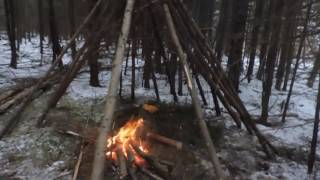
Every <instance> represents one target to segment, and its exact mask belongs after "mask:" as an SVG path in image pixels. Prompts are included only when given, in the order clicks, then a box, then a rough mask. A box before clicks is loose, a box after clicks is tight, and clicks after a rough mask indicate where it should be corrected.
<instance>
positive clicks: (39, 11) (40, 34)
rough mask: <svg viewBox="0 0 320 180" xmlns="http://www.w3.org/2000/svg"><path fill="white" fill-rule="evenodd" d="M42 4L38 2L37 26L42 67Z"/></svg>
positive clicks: (40, 1)
mask: <svg viewBox="0 0 320 180" xmlns="http://www.w3.org/2000/svg"><path fill="white" fill-rule="evenodd" d="M42 8H43V4H42V0H38V17H39V19H38V21H39V22H38V25H39V41H40V55H41V59H40V66H42V60H43V36H44V24H43V17H42V16H43V12H42Z"/></svg>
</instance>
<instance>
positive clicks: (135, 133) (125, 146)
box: [106, 119, 148, 165]
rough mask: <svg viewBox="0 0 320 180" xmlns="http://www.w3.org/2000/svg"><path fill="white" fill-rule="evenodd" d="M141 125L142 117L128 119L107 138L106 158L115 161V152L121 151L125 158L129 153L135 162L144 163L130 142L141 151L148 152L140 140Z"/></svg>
mask: <svg viewBox="0 0 320 180" xmlns="http://www.w3.org/2000/svg"><path fill="white" fill-rule="evenodd" d="M143 126H144V121H143V119H137V120H130V121H128V122H127V123H126V124H125V125H124V126H123V127H121V128H120V129H119V131H118V132H117V133H116V134H115V135H114V136H113V137H110V138H108V141H107V152H106V156H107V158H109V159H112V160H114V161H116V160H117V152H121V153H123V155H124V156H125V157H126V158H127V159H129V158H130V155H129V153H131V156H133V157H132V158H134V162H135V163H136V164H138V165H144V164H145V161H144V160H143V159H142V158H141V157H140V156H139V155H138V154H137V152H136V151H135V150H134V148H133V147H132V144H134V145H137V146H138V148H139V149H140V150H141V151H142V152H144V153H148V150H147V147H146V146H145V145H144V144H143V142H142V140H141V132H142V129H143Z"/></svg>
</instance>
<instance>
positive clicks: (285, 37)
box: [275, 0, 301, 91]
mask: <svg viewBox="0 0 320 180" xmlns="http://www.w3.org/2000/svg"><path fill="white" fill-rule="evenodd" d="M299 3H301V1H300V0H297V1H294V2H292V1H290V0H285V12H284V13H285V21H284V27H283V30H282V42H281V55H280V61H279V65H278V68H277V73H276V78H277V80H276V84H275V89H277V90H279V91H280V90H281V85H282V82H283V79H284V75H285V70H286V64H287V63H288V62H290V59H291V58H292V57H291V55H292V54H291V51H292V50H291V47H292V44H293V43H294V40H295V39H294V34H295V31H296V28H297V27H296V24H297V23H296V16H297V13H298V12H299V11H298V10H299V7H300V6H299Z"/></svg>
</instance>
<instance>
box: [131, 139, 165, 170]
mask: <svg viewBox="0 0 320 180" xmlns="http://www.w3.org/2000/svg"><path fill="white" fill-rule="evenodd" d="M130 145H131V146H132V148H133V149H134V151H135V152H136V153H137V154H138V155H139V156H140V157H142V158H143V159H144V160H146V161H147V162H148V163H149V164H150V165H151V166H153V167H154V168H155V169H156V170H157V171H158V172H159V173H160V174H161V175H164V176H167V174H168V172H169V170H168V167H167V166H165V165H162V164H161V163H160V162H159V161H158V160H157V159H156V158H155V157H152V156H151V155H149V154H147V153H145V152H143V151H142V150H141V149H140V148H139V147H138V146H137V145H136V144H134V143H132V142H130Z"/></svg>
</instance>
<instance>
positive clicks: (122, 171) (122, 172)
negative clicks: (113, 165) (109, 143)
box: [117, 146, 128, 179]
mask: <svg viewBox="0 0 320 180" xmlns="http://www.w3.org/2000/svg"><path fill="white" fill-rule="evenodd" d="M117 157H118V158H117V159H118V161H119V177H120V179H124V178H125V177H126V176H127V175H128V171H127V164H126V158H125V156H124V154H123V152H122V150H121V146H119V147H118V148H117Z"/></svg>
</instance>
